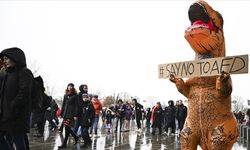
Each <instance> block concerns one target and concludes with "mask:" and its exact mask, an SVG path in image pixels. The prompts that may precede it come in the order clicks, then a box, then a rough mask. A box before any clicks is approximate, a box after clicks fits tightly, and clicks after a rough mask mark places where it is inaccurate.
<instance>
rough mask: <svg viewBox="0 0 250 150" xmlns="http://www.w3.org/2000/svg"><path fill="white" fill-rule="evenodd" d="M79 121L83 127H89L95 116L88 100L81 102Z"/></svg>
mask: <svg viewBox="0 0 250 150" xmlns="http://www.w3.org/2000/svg"><path fill="white" fill-rule="evenodd" d="M81 116H82V117H81V119H82V121H81V123H82V126H83V127H90V126H91V122H92V121H93V119H94V117H95V108H94V106H93V104H92V103H91V102H90V101H86V102H84V101H83V102H82V106H81Z"/></svg>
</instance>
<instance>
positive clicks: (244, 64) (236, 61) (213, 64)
mask: <svg viewBox="0 0 250 150" xmlns="http://www.w3.org/2000/svg"><path fill="white" fill-rule="evenodd" d="M222 71H225V72H228V73H230V74H242V73H248V55H239V56H230V57H217V58H211V59H202V60H195V61H185V62H178V63H170V64H161V65H159V66H158V72H159V78H162V79H168V78H169V76H170V74H173V75H174V76H175V77H177V78H185V77H195V76H214V75H220V74H221V72H222Z"/></svg>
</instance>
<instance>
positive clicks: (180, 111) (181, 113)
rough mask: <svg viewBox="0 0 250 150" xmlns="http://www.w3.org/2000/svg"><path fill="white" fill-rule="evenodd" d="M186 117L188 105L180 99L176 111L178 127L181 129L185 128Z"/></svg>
mask: <svg viewBox="0 0 250 150" xmlns="http://www.w3.org/2000/svg"><path fill="white" fill-rule="evenodd" d="M186 117H187V107H186V106H185V105H184V104H183V103H182V100H179V104H178V106H177V111H176V118H177V120H178V127H179V129H180V131H181V130H182V129H183V126H184V123H185V120H186Z"/></svg>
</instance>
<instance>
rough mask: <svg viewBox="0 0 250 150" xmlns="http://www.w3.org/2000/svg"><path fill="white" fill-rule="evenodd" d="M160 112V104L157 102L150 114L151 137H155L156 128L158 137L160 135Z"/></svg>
mask: <svg viewBox="0 0 250 150" xmlns="http://www.w3.org/2000/svg"><path fill="white" fill-rule="evenodd" d="M162 111H163V110H162V107H161V103H160V102H157V103H156V105H155V106H154V107H153V108H152V113H151V122H152V135H155V130H156V128H158V129H159V135H161V126H162Z"/></svg>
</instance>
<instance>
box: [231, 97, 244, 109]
mask: <svg viewBox="0 0 250 150" xmlns="http://www.w3.org/2000/svg"><path fill="white" fill-rule="evenodd" d="M232 103H233V110H234V111H235V112H239V111H243V110H245V109H246V106H245V105H244V101H243V98H242V97H241V96H238V95H236V96H233V100H232Z"/></svg>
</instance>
